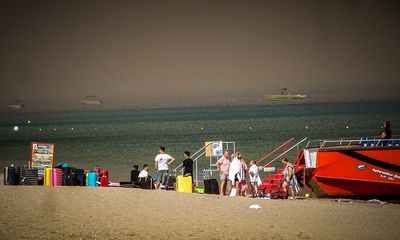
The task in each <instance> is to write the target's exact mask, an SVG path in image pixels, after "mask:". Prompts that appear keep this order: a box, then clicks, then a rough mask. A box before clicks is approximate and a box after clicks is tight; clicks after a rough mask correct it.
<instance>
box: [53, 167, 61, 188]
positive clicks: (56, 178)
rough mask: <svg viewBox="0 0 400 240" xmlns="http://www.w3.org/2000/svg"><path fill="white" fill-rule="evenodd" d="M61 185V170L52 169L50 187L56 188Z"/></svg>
mask: <svg viewBox="0 0 400 240" xmlns="http://www.w3.org/2000/svg"><path fill="white" fill-rule="evenodd" d="M62 185H63V176H62V170H61V169H59V168H53V170H52V174H51V186H54V187H57V186H62Z"/></svg>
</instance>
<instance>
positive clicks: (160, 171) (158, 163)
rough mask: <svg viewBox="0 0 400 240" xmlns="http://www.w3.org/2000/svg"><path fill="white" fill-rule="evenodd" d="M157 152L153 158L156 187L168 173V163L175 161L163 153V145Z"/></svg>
mask: <svg viewBox="0 0 400 240" xmlns="http://www.w3.org/2000/svg"><path fill="white" fill-rule="evenodd" d="M159 152H160V153H159V154H158V155H157V156H156V158H155V162H154V163H155V168H154V169H155V170H156V174H157V183H156V189H158V188H159V187H160V183H161V181H162V180H163V179H164V176H165V175H167V174H168V165H169V164H171V163H173V162H174V161H175V158H173V157H171V156H170V155H168V154H166V153H165V147H164V146H160V149H159Z"/></svg>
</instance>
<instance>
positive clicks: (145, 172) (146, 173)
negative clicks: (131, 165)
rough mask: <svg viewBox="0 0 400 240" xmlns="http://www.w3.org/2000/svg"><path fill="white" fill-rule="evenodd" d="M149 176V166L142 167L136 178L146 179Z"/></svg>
mask: <svg viewBox="0 0 400 240" xmlns="http://www.w3.org/2000/svg"><path fill="white" fill-rule="evenodd" d="M148 176H149V165H147V164H145V165H143V170H142V171H140V173H139V176H138V178H147V177H148Z"/></svg>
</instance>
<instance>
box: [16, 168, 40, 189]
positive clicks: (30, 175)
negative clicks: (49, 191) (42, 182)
mask: <svg viewBox="0 0 400 240" xmlns="http://www.w3.org/2000/svg"><path fill="white" fill-rule="evenodd" d="M21 172H22V174H21V176H20V184H21V185H29V186H37V185H38V170H37V169H28V168H24V169H23V170H22V171H21Z"/></svg>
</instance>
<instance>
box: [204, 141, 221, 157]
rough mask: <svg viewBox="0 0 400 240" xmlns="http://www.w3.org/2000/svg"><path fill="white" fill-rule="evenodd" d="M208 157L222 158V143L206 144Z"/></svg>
mask: <svg viewBox="0 0 400 240" xmlns="http://www.w3.org/2000/svg"><path fill="white" fill-rule="evenodd" d="M205 147H206V157H220V156H222V154H223V147H222V141H212V142H205Z"/></svg>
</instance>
